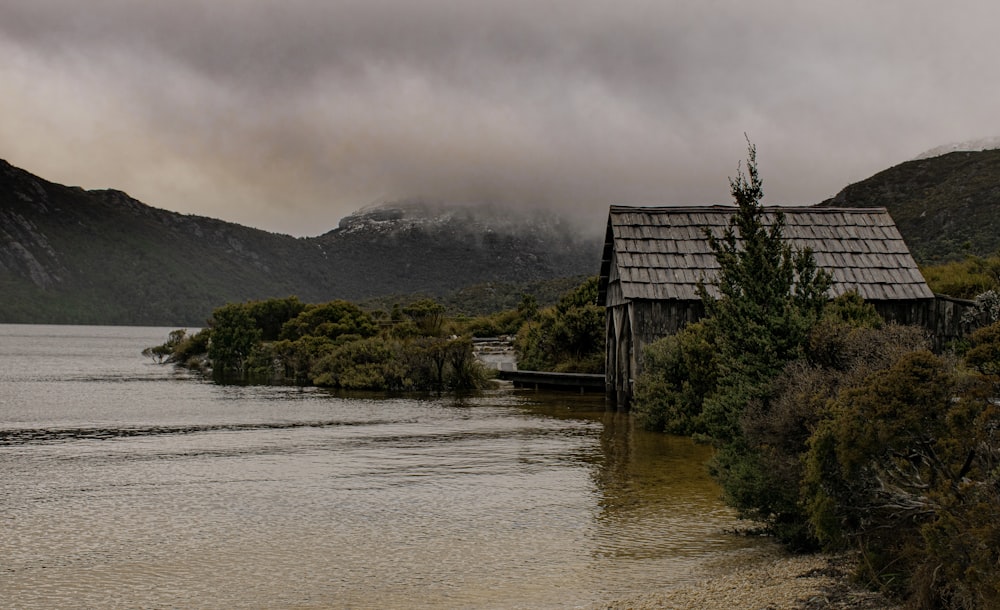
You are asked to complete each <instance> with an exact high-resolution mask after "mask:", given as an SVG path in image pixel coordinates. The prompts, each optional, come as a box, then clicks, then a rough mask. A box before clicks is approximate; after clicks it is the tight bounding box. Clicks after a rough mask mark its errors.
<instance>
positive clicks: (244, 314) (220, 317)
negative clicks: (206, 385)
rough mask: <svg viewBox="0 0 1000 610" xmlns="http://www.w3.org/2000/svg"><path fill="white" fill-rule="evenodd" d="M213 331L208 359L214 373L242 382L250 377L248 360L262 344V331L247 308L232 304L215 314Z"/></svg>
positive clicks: (221, 377) (211, 323)
mask: <svg viewBox="0 0 1000 610" xmlns="http://www.w3.org/2000/svg"><path fill="white" fill-rule="evenodd" d="M209 326H210V327H211V329H212V334H211V339H210V341H209V345H208V357H209V359H210V360H211V361H212V370H213V373H214V374H215V375H216V377H218V378H220V379H226V378H229V377H230V376H232V375H235V376H236V377H237V378H238V379H240V380H242V379H243V378H244V376H245V374H246V364H247V359H248V358H249V357H250V354H251V352H252V351H253V350H254V348H256V347H257V346H258V345H259V344H260V340H261V335H262V333H261V330H260V329H259V328H258V327H257V323H256V322H255V321H254V319H253V317H252V316H251V315H250V312H249V310H248V308H247V306H245V305H243V304H241V303H229V304H226V305H223V306H222V307H219V308H218V309H216V310H215V311H214V312H212V319H211V320H210V321H209Z"/></svg>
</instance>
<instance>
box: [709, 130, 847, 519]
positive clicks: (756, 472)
mask: <svg viewBox="0 0 1000 610" xmlns="http://www.w3.org/2000/svg"><path fill="white" fill-rule="evenodd" d="M729 184H730V190H731V192H732V195H733V199H734V200H735V203H736V211H735V213H734V214H733V216H732V218H731V220H730V222H729V226H728V227H727V228H726V229H725V231H724V232H723V234H722V236H715V235H713V234H712V233H711V232H710V231H708V230H706V237H707V239H708V242H709V246H710V247H711V249H712V252H713V253H714V255H715V258H716V261H717V262H718V264H719V270H718V274H717V276H716V278H715V281H714V282H713V283H712V284H711V285H712V286H713V287H714V289H715V294H712V292H710V290H709V287H708V286H706V285H704V284H701V285H699V287H698V289H699V293H700V296H701V299H702V302H703V304H704V306H705V311H706V318H705V322H704V323H705V325H706V327H707V330H708V331H709V332H710V333H711V335H712V336H713V337H714V341H715V347H716V357H717V366H718V372H719V376H718V380H717V383H716V386H715V388H714V391H713V392H712V393H711V395H709V396H707V397H706V398H705V401H704V405H703V409H702V413H701V421H700V424H701V425H703V426H704V430H705V431H706V433H707V435H708V436H709V437H710V438H711V439H712V441H713V443H714V444H715V445H716V447H717V451H716V454H715V457H714V458H713V461H712V463H711V465H710V471H711V473H712V474H713V476H714V477H715V478H716V480H718V482H719V484H720V485H721V486H722V489H723V493H724V497H725V499H726V501H727V503H729V504H730V505H731V506H733V507H735V508H736V509H737V510H738V511H739V513H740V515H741V516H744V517H749V518H753V519H756V520H759V521H763V522H765V523H768V524H771V525H772V526H774V525H776V524H781V523H782V522H783V521H786V520H792V521H795V520H798V517H797V516H796V514H797V510H796V509H795V504H796V499H797V495H796V489H795V488H794V487H793V488H792V489H791V490H789V489H787V486H783V485H781V483H784V482H783V481H780V479H776V478H775V472H774V471H772V469H771V468H770V462H771V460H769V459H768V454H769V448H768V447H765V446H762V445H761V444H759V443H758V442H756V441H755V439H752V438H749V437H748V436H747V434H746V433H745V430H744V417H745V415H746V413H747V412H748V411H750V410H752V411H754V412H756V413H758V414H766V413H768V411H769V410H770V400H771V392H772V385H771V384H772V381H773V380H774V379H775V378H776V377H777V375H778V374H779V373H780V372H781V371H782V370H783V368H784V367H785V366H786V364H787V363H789V362H791V361H793V360H796V359H798V358H801V357H802V356H803V355H804V353H805V347H806V346H807V344H808V338H809V332H810V329H811V328H812V326H813V325H814V324H815V322H816V321H817V320H818V319H819V316H820V314H821V312H822V311H823V307H824V306H825V304H826V302H827V291H828V289H829V286H830V276H829V275H828V274H827V273H826V272H824V271H821V270H818V269H817V268H816V263H815V260H814V259H813V256H812V252H811V251H810V250H808V249H805V250H795V249H793V248H792V247H791V246H790V245H789V244H788V243H786V242H785V240H784V236H783V228H784V222H785V221H784V215H783V214H781V212H770V213H768V215H770V217H771V218H770V222H768V219H767V218H766V217H765V211H764V209H763V206H762V205H761V199H762V197H763V194H764V193H763V188H762V181H761V178H760V174H759V172H758V169H757V151H756V148H755V147H754V146H753V144H751V143H750V142H749V140H748V141H747V174H746V175H744V174H743V172H742V170H740V171H738V172H737V176H736V178H735V179H730V181H729Z"/></svg>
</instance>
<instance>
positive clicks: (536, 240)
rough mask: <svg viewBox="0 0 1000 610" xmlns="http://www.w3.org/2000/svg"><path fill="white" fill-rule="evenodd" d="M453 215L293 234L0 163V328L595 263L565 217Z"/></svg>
mask: <svg viewBox="0 0 1000 610" xmlns="http://www.w3.org/2000/svg"><path fill="white" fill-rule="evenodd" d="M452 207H453V208H454V206H452ZM386 210H389V211H388V212H387V211H386ZM446 211H447V210H446V208H441V209H433V210H432V209H429V208H426V206H425V207H421V206H417V205H412V204H411V205H402V206H396V207H393V208H386V209H375V210H369V211H367V212H363V213H359V214H356V215H353V216H352V217H348V218H347V219H345V220H344V221H343V222H342V223H341V226H340V227H339V228H338V229H335V230H333V231H331V232H329V233H327V234H325V235H322V236H320V237H315V238H294V237H290V236H287V235H279V234H274V233H268V232H266V231H261V230H257V229H252V228H248V227H243V226H240V225H237V224H234V223H227V222H223V221H220V220H214V219H211V218H205V217H200V216H192V215H183V214H177V213H174V212H169V211H166V210H161V209H156V208H152V207H150V206H147V205H145V204H143V203H141V202H139V201H137V200H135V199H133V198H131V197H129V196H128V195H126V194H125V193H122V192H119V191H113V190H104V191H85V190H82V189H79V188H75V187H66V186H62V185H59V184H54V183H51V182H48V181H46V180H43V179H41V178H38V177H37V176H33V175H32V174H30V173H28V172H26V171H24V170H21V169H18V168H16V167H14V166H12V165H10V164H8V163H6V162H3V161H0V295H2V297H0V322H8V323H9V322H20V323H74V324H153V325H157V324H163V325H199V324H201V323H203V322H204V319H205V316H206V315H208V313H209V312H211V311H212V309H214V308H215V307H217V306H219V305H221V304H223V303H225V302H227V301H243V300H247V299H257V298H267V297H277V296H288V295H293V294H294V295H297V296H299V298H301V299H302V300H305V301H326V300H331V299H335V298H344V299H350V300H361V299H366V298H371V297H377V296H382V295H392V294H406V293H410V292H421V293H423V294H429V295H441V294H445V293H448V292H452V291H455V290H458V289H460V288H463V287H465V286H468V285H473V284H481V283H484V282H503V283H510V282H515V283H516V282H524V281H532V280H543V279H551V278H557V277H566V276H574V275H583V274H592V273H594V272H595V270H596V269H597V268H598V266H599V264H600V243H599V240H598V239H597V235H594V236H591V237H584V238H581V237H578V236H577V235H576V234H575V233H574V232H573V231H572V230H571V229H570V228H569V227H568V226H566V225H564V224H561V223H559V222H558V221H553V222H548V221H540V220H539V218H540V217H539V218H535V217H513V218H503V216H502V211H497V210H493V211H489V212H488V213H487V214H486V215H485V220H482V219H478V217H477V215H476V214H475V213H473V212H471V211H466V212H463V213H461V214H459V213H455V212H452V213H445V212H446ZM433 214H436V216H432V215H433ZM527 227H534V228H533V229H531V230H527ZM596 233H598V231H595V234H596Z"/></svg>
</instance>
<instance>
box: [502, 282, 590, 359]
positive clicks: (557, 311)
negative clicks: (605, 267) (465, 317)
mask: <svg viewBox="0 0 1000 610" xmlns="http://www.w3.org/2000/svg"><path fill="white" fill-rule="evenodd" d="M604 315H605V314H604V308H603V307H601V306H599V305H598V304H597V277H591V278H590V279H588V280H587V281H586V282H584V283H583V284H581V285H580V286H579V287H577V288H576V289H575V290H573V291H570V292H568V293H566V294H565V295H563V297H562V298H561V299H560V300H559V302H558V303H557V304H556V305H555V306H554V307H549V308H546V309H543V310H541V311H539V312H538V313H537V314H535V316H534V318H533V319H531V320H529V321H528V322H525V323H524V325H523V326H522V327H521V329H520V330H519V331H518V333H517V337H516V338H515V341H514V348H515V350H516V351H517V357H518V367H519V368H521V369H524V370H537V371H556V372H577V373H600V372H602V371H603V370H604V345H605V321H604Z"/></svg>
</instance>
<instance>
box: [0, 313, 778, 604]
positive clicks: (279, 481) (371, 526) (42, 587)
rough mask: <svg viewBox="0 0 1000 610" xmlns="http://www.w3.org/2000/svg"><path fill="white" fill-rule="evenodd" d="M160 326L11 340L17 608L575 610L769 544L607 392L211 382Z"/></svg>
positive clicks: (2, 436)
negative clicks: (182, 364)
mask: <svg viewBox="0 0 1000 610" xmlns="http://www.w3.org/2000/svg"><path fill="white" fill-rule="evenodd" d="M167 331H168V329H156V328H122V327H70V326H20V325H10V326H0V546H2V557H3V558H2V563H0V600H2V605H3V606H5V607H21V608H32V607H37V608H49V607H146V608H167V607H185V608H192V607H194V608H234V607H239V608H312V607H316V608H327V607H381V608H385V607H400V608H401V607H413V606H421V607H478V608H490V607H496V608H511V607H525V608H537V607H546V608H559V607H579V606H586V605H590V604H593V603H596V602H600V601H602V600H606V599H612V598H618V597H622V596H625V595H629V594H631V593H633V592H635V591H642V590H646V589H652V588H659V587H664V586H669V585H670V584H671V583H681V582H686V581H690V580H694V579H697V578H698V575H699V568H700V566H702V565H704V564H705V563H706V562H710V561H715V560H718V559H719V558H720V557H722V556H725V555H726V554H734V553H735V554H739V553H740V552H741V550H746V549H747V548H748V547H751V546H754V545H757V544H760V543H759V542H757V541H754V540H751V539H745V538H739V537H735V536H732V535H730V534H727V533H726V530H727V529H728V528H730V527H732V525H733V523H734V519H733V516H732V513H731V512H730V511H728V510H727V509H725V508H724V507H723V506H722V505H721V503H720V502H719V499H718V497H719V491H718V489H717V488H716V487H715V486H714V485H713V484H712V482H711V481H710V480H709V479H708V478H707V477H706V475H705V472H704V466H703V464H704V461H705V460H706V459H707V457H708V453H707V451H708V450H707V449H706V448H705V447H702V446H698V445H694V444H692V443H691V442H690V441H688V440H686V439H679V438H672V437H666V436H662V435H651V434H645V433H643V432H641V431H639V430H636V429H635V428H634V426H633V425H632V423H631V421H630V420H629V418H628V416H627V415H621V414H616V413H608V412H605V411H604V404H603V399H602V398H600V397H597V398H592V397H581V396H578V395H558V394H537V393H534V392H522V391H515V390H512V389H510V388H501V389H500V390H496V391H491V392H489V393H486V394H484V395H481V396H477V397H474V398H465V399H456V398H413V397H406V398H399V397H397V398H385V397H372V396H350V397H347V396H338V395H335V394H331V393H328V392H324V391H320V390H315V389H306V390H299V389H296V388H284V387H235V386H225V387H224V386H217V385H214V384H211V383H206V382H204V381H201V380H199V379H197V378H194V377H191V376H189V375H187V374H185V373H183V372H179V371H176V370H174V369H173V368H172V367H169V366H160V365H156V364H153V363H152V362H150V361H149V360H147V359H144V358H143V357H142V356H141V355H140V354H139V352H140V351H141V349H142V348H143V347H146V346H149V345H152V344H155V343H159V342H162V341H163V340H164V339H165V337H166V333H167Z"/></svg>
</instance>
